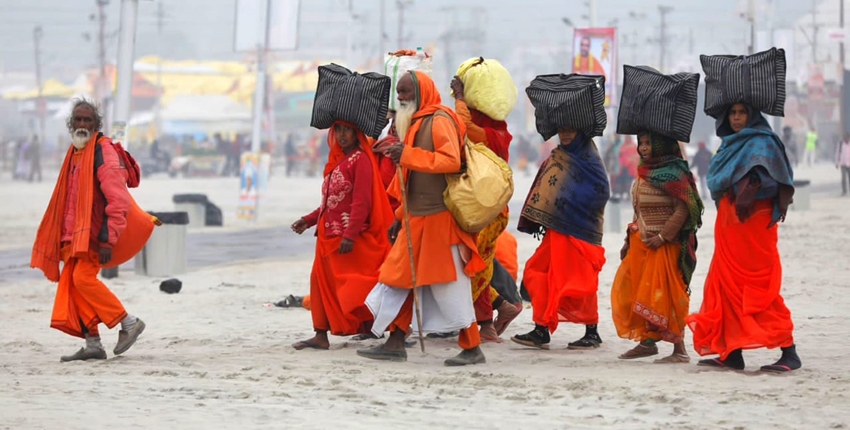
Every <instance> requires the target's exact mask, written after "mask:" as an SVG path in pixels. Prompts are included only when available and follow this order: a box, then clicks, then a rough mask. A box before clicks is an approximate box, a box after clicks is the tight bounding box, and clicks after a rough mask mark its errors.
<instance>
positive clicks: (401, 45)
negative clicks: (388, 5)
mask: <svg viewBox="0 0 850 430" xmlns="http://www.w3.org/2000/svg"><path fill="white" fill-rule="evenodd" d="M395 4H396V7H397V8H398V35H397V37H398V40H397V41H396V44H397V45H398V46H396V49H404V0H396V3H395Z"/></svg>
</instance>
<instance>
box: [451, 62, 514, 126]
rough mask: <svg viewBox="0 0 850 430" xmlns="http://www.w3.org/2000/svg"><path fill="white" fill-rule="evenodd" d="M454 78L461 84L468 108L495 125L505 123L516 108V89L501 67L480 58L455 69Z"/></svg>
mask: <svg viewBox="0 0 850 430" xmlns="http://www.w3.org/2000/svg"><path fill="white" fill-rule="evenodd" d="M455 75H457V77H459V78H460V80H461V82H463V95H464V98H465V99H466V104H468V105H469V107H471V108H473V109H475V110H477V111H479V112H481V113H483V114H484V115H487V116H489V117H490V118H491V119H494V120H496V121H504V120H506V119H508V115H509V114H510V113H511V111H512V110H513V109H514V106H515V105H516V98H517V89H516V84H514V80H513V79H511V74H510V73H509V72H508V69H506V68H505V67H504V66H502V64H501V63H499V62H498V61H496V60H493V59H488V60H485V59H484V58H483V57H478V58H470V59H469V60H466V61H465V62H464V63H463V64H461V65H460V67H458V69H457V73H455ZM452 95H454V94H452Z"/></svg>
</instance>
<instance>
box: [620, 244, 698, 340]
mask: <svg viewBox="0 0 850 430" xmlns="http://www.w3.org/2000/svg"><path fill="white" fill-rule="evenodd" d="M681 252H682V249H681V246H680V244H678V243H668V244H665V245H663V246H661V247H660V248H658V249H649V248H647V246H646V245H645V244H644V243H643V241H642V240H641V238H640V232H639V231H638V230H635V231H633V232H630V233H629V253H628V254H627V255H626V258H625V259H624V260H623V262H622V263H621V264H620V268H619V269H618V270H617V275H616V277H614V285H613V287H612V288H611V313H612V314H613V319H614V326H616V328H617V335H619V336H620V337H621V338H623V339H632V340H636V341H644V340H649V339H651V340H666V341H668V342H673V343H675V342H679V341H681V340H682V338H683V336H684V334H685V317H687V315H688V305H689V304H690V297H688V294H687V289H688V287H687V286H686V285H685V281H684V280H683V279H682V271H681V269H680V268H679V254H680V253H681Z"/></svg>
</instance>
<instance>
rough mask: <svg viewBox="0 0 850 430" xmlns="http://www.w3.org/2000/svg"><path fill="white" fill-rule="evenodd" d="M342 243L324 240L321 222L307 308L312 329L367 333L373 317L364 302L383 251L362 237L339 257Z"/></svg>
mask: <svg viewBox="0 0 850 430" xmlns="http://www.w3.org/2000/svg"><path fill="white" fill-rule="evenodd" d="M341 242H342V237H332V238H327V237H325V228H324V222H319V224H318V242H317V244H316V257H315V258H314V259H313V271H312V273H311V274H310V296H309V297H310V303H309V304H308V306H309V307H310V313H311V314H312V317H313V328H314V329H315V330H327V331H330V333H331V334H333V335H336V336H347V335H353V334H358V333H368V332H369V329H370V327H369V325H370V324H371V321H372V313H371V312H369V309H368V308H367V307H366V305H365V303H364V302H365V300H366V296H367V295H369V291H371V290H372V287H374V286H375V284H376V283H377V282H378V272H379V270H380V268H381V264H382V263H383V262H384V256H385V255H386V248H385V245H383V244H381V243H379V241H378V240H377V239H376V238H375V237H374V236H372V235H369V234H362V235H360V236H359V237H358V238H357V240H356V241H355V242H354V248H353V249H352V251H351V252H349V253H348V254H340V253H339V245H340V243H341Z"/></svg>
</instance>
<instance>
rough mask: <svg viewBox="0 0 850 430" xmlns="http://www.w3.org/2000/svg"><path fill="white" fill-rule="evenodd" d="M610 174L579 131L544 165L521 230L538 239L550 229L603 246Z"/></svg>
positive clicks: (525, 209)
mask: <svg viewBox="0 0 850 430" xmlns="http://www.w3.org/2000/svg"><path fill="white" fill-rule="evenodd" d="M610 196H611V190H610V187H609V185H608V173H607V172H606V171H605V166H604V164H603V163H602V157H600V156H599V150H598V149H597V148H596V144H595V143H593V140H591V139H590V138H588V137H587V136H586V135H585V134H584V133H583V132H581V131H579V133H578V134H577V135H576V137H575V139H574V140H573V142H572V143H570V144H569V145H558V146H556V147H555V149H553V150H552V153H551V154H550V155H549V158H547V159H546V161H544V162H543V164H542V165H541V166H540V170H538V171H537V177H535V178H534V184H533V185H532V186H531V189H530V190H529V192H528V196H527V197H526V198H525V204H524V205H523V207H522V212H520V219H519V223H518V225H517V229H518V230H519V231H521V232H523V233H528V234H532V235H535V236H538V235H541V234H545V232H546V230H547V229H552V230H555V231H557V232H558V233H561V234H564V235H567V236H572V237H574V238H576V239H579V240H582V241H584V242H588V243H591V244H594V245H601V244H602V230H603V221H604V215H605V204H606V203H608V198H609V197H610Z"/></svg>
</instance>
